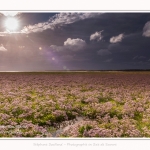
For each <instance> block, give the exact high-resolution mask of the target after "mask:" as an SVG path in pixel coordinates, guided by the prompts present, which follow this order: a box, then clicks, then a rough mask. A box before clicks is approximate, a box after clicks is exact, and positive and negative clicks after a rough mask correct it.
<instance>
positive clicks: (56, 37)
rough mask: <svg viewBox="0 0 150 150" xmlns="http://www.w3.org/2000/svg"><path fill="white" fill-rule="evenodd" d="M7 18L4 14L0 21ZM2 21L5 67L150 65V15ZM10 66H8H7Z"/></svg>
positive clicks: (52, 15) (0, 36) (30, 17)
mask: <svg viewBox="0 0 150 150" xmlns="http://www.w3.org/2000/svg"><path fill="white" fill-rule="evenodd" d="M5 17H6V16H0V20H1V22H3V19H4V18H5ZM16 17H17V18H18V20H19V22H20V28H19V29H18V31H17V32H18V33H12V34H11V33H7V32H6V29H5V28H4V26H3V25H2V24H0V45H1V46H0V53H1V55H0V62H1V64H5V65H3V69H4V68H5V67H6V66H7V68H8V69H18V70H21V69H23V68H24V69H26V70H28V69H29V70H51V69H70V70H71V69H93V70H94V69H96V70H97V69H128V68H129V69H130V68H132V69H134V68H144V69H145V68H149V66H150V65H149V63H150V61H149V60H150V42H149V41H150V36H149V30H150V27H149V22H150V13H20V14H18V15H17V16H16ZM4 66H5V67H4Z"/></svg>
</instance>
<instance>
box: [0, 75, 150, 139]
mask: <svg viewBox="0 0 150 150" xmlns="http://www.w3.org/2000/svg"><path fill="white" fill-rule="evenodd" d="M0 137H150V72H66V73H61V72H60V73H57V72H53V73H48V72H47V73H0Z"/></svg>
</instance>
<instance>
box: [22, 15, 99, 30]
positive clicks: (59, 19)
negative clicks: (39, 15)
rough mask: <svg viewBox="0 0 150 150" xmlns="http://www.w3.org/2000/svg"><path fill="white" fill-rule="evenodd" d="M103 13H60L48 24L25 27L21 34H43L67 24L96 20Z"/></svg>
mask: <svg viewBox="0 0 150 150" xmlns="http://www.w3.org/2000/svg"><path fill="white" fill-rule="evenodd" d="M101 14H102V13H59V14H56V15H54V16H53V17H51V18H50V19H49V20H48V21H47V22H43V23H38V24H35V25H28V26H25V27H24V28H23V29H22V30H21V32H22V33H31V32H42V31H43V30H47V29H52V30H54V29H55V27H61V26H63V25H66V24H71V23H74V22H77V21H80V20H84V19H87V18H95V17H98V16H100V15H101Z"/></svg>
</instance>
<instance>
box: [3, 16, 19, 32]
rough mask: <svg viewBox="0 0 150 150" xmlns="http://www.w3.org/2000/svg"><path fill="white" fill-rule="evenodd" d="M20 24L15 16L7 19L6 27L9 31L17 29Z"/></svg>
mask: <svg viewBox="0 0 150 150" xmlns="http://www.w3.org/2000/svg"><path fill="white" fill-rule="evenodd" d="M18 26H19V23H18V20H17V19H16V18H14V17H9V18H7V19H6V20H5V27H6V29H7V30H9V31H15V30H17V28H18Z"/></svg>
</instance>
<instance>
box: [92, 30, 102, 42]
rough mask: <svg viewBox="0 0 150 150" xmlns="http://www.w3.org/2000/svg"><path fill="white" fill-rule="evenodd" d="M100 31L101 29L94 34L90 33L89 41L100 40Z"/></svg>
mask: <svg viewBox="0 0 150 150" xmlns="http://www.w3.org/2000/svg"><path fill="white" fill-rule="evenodd" d="M102 32H103V30H102V31H99V32H95V33H94V34H92V35H91V36H90V41H92V40H97V41H100V40H101V39H102V38H103V36H102Z"/></svg>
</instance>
